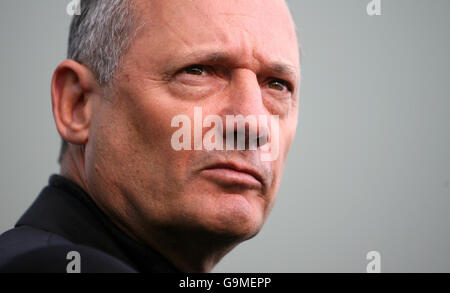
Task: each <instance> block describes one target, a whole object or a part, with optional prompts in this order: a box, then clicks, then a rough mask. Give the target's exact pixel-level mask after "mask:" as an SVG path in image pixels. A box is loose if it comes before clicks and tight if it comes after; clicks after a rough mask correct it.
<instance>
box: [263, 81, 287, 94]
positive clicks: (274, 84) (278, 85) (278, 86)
mask: <svg viewBox="0 0 450 293" xmlns="http://www.w3.org/2000/svg"><path fill="white" fill-rule="evenodd" d="M268 86H269V88H271V89H273V90H277V91H280V92H282V91H284V90H285V89H287V90H289V91H290V90H291V86H290V85H289V83H288V82H287V81H284V80H281V79H273V80H271V81H269V83H268Z"/></svg>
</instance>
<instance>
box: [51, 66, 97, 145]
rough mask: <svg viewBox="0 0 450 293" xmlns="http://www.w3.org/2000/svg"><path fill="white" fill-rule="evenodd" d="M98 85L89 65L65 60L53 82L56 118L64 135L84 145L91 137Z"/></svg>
mask: <svg viewBox="0 0 450 293" xmlns="http://www.w3.org/2000/svg"><path fill="white" fill-rule="evenodd" d="M98 89H99V85H98V83H97V80H96V79H95V77H94V75H93V74H92V72H91V71H90V70H89V68H87V67H86V66H84V65H82V64H80V63H78V62H76V61H73V60H64V61H63V62H61V64H59V65H58V67H57V68H56V69H55V72H54V74H53V78H52V84H51V94H52V108H53V117H54V119H55V123H56V127H57V129H58V132H59V134H60V135H61V137H62V138H63V139H64V140H66V141H67V142H70V143H72V144H77V145H83V144H85V143H86V142H87V141H88V138H89V124H90V121H91V115H92V107H93V101H92V100H93V98H94V97H95V95H96V93H97V90H98Z"/></svg>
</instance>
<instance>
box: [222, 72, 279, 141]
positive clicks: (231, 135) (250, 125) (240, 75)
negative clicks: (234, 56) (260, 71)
mask: <svg viewBox="0 0 450 293" xmlns="http://www.w3.org/2000/svg"><path fill="white" fill-rule="evenodd" d="M267 115H268V112H267V109H266V107H265V106H264V101H263V97H262V94H261V87H260V84H259V82H258V78H257V76H256V75H255V74H254V73H253V71H251V70H246V69H239V70H236V72H234V74H233V75H232V78H231V83H230V86H229V91H228V96H227V97H226V100H225V101H224V107H223V108H222V110H221V113H220V116H222V120H223V121H224V123H225V125H224V127H223V129H224V132H223V135H224V140H225V142H226V149H227V150H233V149H234V150H235V149H238V150H256V149H258V148H260V147H262V146H263V145H265V144H267V143H268V142H269V141H270V132H269V128H268V124H267V121H269V119H268V116H267Z"/></svg>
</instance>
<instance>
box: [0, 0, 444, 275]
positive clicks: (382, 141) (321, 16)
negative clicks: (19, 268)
mask: <svg viewBox="0 0 450 293" xmlns="http://www.w3.org/2000/svg"><path fill="white" fill-rule="evenodd" d="M68 2H69V1H68V0H67V1H61V0H46V1H28V0H2V1H1V2H0V40H1V49H0V64H1V67H0V89H1V95H2V97H1V99H0V114H1V115H0V125H1V128H0V129H1V130H0V139H1V140H0V141H1V152H0V163H1V165H0V166H1V167H0V186H1V189H0V192H1V193H0V232H3V231H5V230H7V229H9V228H10V227H12V226H13V224H14V223H15V221H16V220H17V219H18V217H19V216H20V215H21V214H22V213H23V212H24V211H25V209H26V208H27V207H28V206H29V205H30V204H31V203H32V201H33V200H34V199H35V197H36V195H37V194H38V192H39V191H40V189H41V188H42V187H43V186H44V185H45V184H46V183H47V180H48V177H49V175H50V174H51V173H55V172H57V171H58V164H57V163H56V159H57V155H58V150H59V136H58V134H57V132H56V129H55V126H54V124H53V118H52V115H51V103H50V80H51V76H52V72H53V70H54V68H55V67H56V65H57V64H58V63H59V62H60V61H61V60H62V59H64V57H65V51H66V46H67V45H66V43H67V42H66V40H67V35H68V26H69V22H70V17H69V16H68V15H66V12H65V7H66V4H67V3H68ZM368 2H369V0H341V1H335V0H308V1H294V0H291V1H288V3H289V5H290V7H291V10H292V13H293V15H294V18H295V21H296V23H297V26H298V30H299V33H300V36H301V39H302V43H303V47H304V63H303V80H302V90H301V94H300V101H301V102H300V107H301V108H300V116H299V118H300V119H299V127H298V131H297V136H296V140H295V142H294V144H293V146H292V151H291V154H290V157H289V162H288V164H287V167H286V171H285V175H284V179H283V186H282V188H281V191H280V193H279V196H278V201H277V204H276V205H275V208H274V210H273V212H272V214H271V216H270V217H269V220H268V222H267V223H266V226H265V227H264V229H263V230H262V232H261V233H260V234H259V235H258V236H257V237H255V238H254V239H252V240H250V241H248V242H245V243H243V244H241V245H240V246H238V247H237V248H236V249H235V250H233V251H232V252H231V253H230V254H229V255H228V256H226V257H225V258H224V260H223V261H222V262H221V263H220V264H219V265H218V266H217V267H216V269H215V270H214V271H215V272H365V270H366V265H367V262H368V261H367V260H366V258H365V256H366V253H367V252H369V251H371V250H376V251H379V252H380V253H381V270H382V272H450V233H449V232H450V231H449V227H450V226H449V220H450V82H449V73H448V70H449V68H450V58H449V52H450V41H449V39H450V38H449V31H448V30H449V27H450V1H448V0H433V1H426V0H395V1H394V0H382V13H383V14H382V16H372V17H369V16H368V15H367V14H366V5H367V4H368Z"/></svg>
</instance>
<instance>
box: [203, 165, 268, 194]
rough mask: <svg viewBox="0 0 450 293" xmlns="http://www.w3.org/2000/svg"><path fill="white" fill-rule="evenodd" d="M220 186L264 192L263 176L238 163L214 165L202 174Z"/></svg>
mask: <svg viewBox="0 0 450 293" xmlns="http://www.w3.org/2000/svg"><path fill="white" fill-rule="evenodd" d="M200 173H201V174H202V175H204V176H205V177H206V178H208V179H209V180H212V181H214V182H215V183H217V184H218V185H220V186H224V187H234V188H243V189H256V190H263V189H264V187H265V184H264V178H263V176H262V175H261V174H260V173H259V172H258V171H257V170H255V169H253V168H251V167H247V166H243V165H240V164H237V163H232V162H230V163H217V164H212V165H210V166H208V167H206V168H204V169H202V170H201V172H200Z"/></svg>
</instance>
